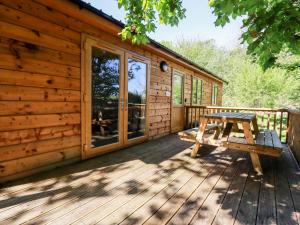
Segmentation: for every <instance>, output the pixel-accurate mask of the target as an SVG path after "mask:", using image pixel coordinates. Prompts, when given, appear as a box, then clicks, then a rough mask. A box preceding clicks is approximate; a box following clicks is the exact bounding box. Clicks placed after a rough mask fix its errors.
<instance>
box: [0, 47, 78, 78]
mask: <svg viewBox="0 0 300 225" xmlns="http://www.w3.org/2000/svg"><path fill="white" fill-rule="evenodd" d="M16 51H17V50H16ZM14 54H15V55H13V54H12V53H10V54H9V53H3V50H1V49H0V68H1V69H8V70H20V71H25V72H32V73H41V74H47V75H55V76H61V77H71V78H75V79H80V68H78V67H73V66H67V65H62V64H57V63H52V62H45V61H41V60H36V59H28V58H26V57H21V55H20V54H19V53H18V52H15V53H14Z"/></svg>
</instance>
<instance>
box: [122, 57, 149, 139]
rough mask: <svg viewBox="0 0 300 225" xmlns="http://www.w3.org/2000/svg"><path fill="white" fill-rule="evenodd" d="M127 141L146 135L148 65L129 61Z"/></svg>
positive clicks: (129, 59) (130, 59)
mask: <svg viewBox="0 0 300 225" xmlns="http://www.w3.org/2000/svg"><path fill="white" fill-rule="evenodd" d="M127 61H128V62H127V63H128V65H127V68H128V71H127V74H128V75H127V82H128V84H127V101H128V103H127V106H128V107H127V110H128V113H127V139H128V140H129V139H133V138H137V137H142V136H145V135H146V108H147V107H146V103H147V64H146V63H144V62H141V61H138V60H135V59H132V58H128V60H127Z"/></svg>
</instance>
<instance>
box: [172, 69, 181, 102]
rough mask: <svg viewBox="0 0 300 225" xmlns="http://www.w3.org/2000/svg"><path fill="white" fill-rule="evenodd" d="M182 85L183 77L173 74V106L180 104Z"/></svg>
mask: <svg viewBox="0 0 300 225" xmlns="http://www.w3.org/2000/svg"><path fill="white" fill-rule="evenodd" d="M182 84H183V77H182V76H181V75H179V74H176V73H175V74H173V98H172V99H173V104H174V105H181V104H182Z"/></svg>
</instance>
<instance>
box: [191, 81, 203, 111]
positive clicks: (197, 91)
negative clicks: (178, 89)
mask: <svg viewBox="0 0 300 225" xmlns="http://www.w3.org/2000/svg"><path fill="white" fill-rule="evenodd" d="M194 80H196V86H197V87H196V103H195V102H194ZM199 82H200V84H201V88H200V90H201V94H200V96H199V85H198V84H199ZM191 83H192V88H191V89H192V93H191V104H192V105H196V106H197V105H201V104H202V101H203V80H202V79H201V78H199V77H196V76H193V77H192V82H191Z"/></svg>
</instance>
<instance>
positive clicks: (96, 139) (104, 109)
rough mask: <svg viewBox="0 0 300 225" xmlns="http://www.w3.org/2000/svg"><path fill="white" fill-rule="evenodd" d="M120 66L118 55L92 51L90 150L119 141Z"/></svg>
mask: <svg viewBox="0 0 300 225" xmlns="http://www.w3.org/2000/svg"><path fill="white" fill-rule="evenodd" d="M120 64H121V57H120V55H118V54H116V53H113V52H109V51H106V50H103V49H100V48H96V47H92V65H91V67H92V68H91V76H92V87H91V97H92V102H91V116H92V120H91V123H92V129H91V133H92V137H91V147H92V148H95V147H100V146H104V145H109V144H114V143H118V142H119V141H120V140H119V138H120V133H119V128H120V125H119V115H120V107H119V104H120Z"/></svg>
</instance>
